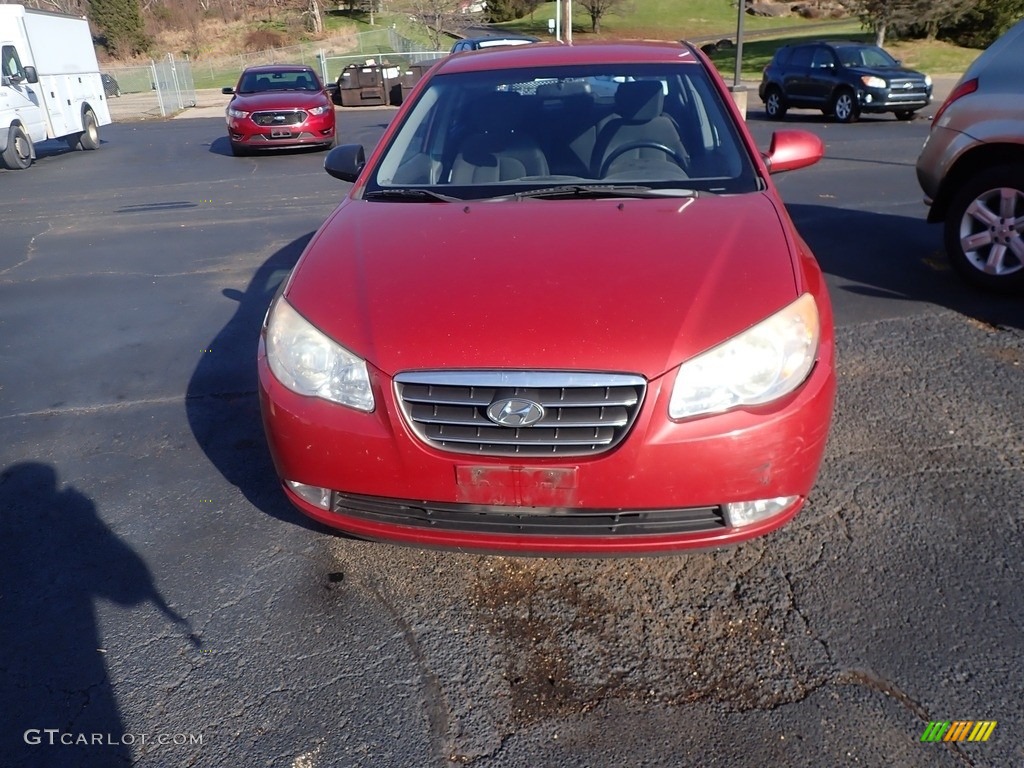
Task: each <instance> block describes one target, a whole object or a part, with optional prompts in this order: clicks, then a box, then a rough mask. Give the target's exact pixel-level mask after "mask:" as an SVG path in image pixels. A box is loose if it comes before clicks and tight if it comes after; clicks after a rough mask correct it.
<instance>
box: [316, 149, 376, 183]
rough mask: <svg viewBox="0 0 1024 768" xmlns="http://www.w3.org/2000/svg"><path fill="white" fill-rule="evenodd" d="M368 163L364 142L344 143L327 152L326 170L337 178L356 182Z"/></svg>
mask: <svg viewBox="0 0 1024 768" xmlns="http://www.w3.org/2000/svg"><path fill="white" fill-rule="evenodd" d="M365 165H366V152H364V151H363V145H362V144H342V145H341V146H340V147H335V148H334V149H332V150H331V151H330V152H328V153H327V157H326V158H325V159H324V170H325V171H327V173H328V174H329V175H331V176H333V177H334V178H336V179H341V180H342V181H351V182H354V181H355V180H356V179H357V178H358V177H359V174H360V172H361V171H362V170H363V167H364V166H365Z"/></svg>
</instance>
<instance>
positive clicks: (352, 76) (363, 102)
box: [338, 62, 388, 107]
mask: <svg viewBox="0 0 1024 768" xmlns="http://www.w3.org/2000/svg"><path fill="white" fill-rule="evenodd" d="M338 98H339V102H340V104H341V106H343V107H365V106H376V105H381V104H387V103H388V100H387V92H386V91H385V90H384V73H383V71H382V69H381V67H380V65H378V64H374V63H371V62H367V63H366V64H349V65H348V66H347V67H345V68H344V69H343V70H342V71H341V74H340V75H339V76H338Z"/></svg>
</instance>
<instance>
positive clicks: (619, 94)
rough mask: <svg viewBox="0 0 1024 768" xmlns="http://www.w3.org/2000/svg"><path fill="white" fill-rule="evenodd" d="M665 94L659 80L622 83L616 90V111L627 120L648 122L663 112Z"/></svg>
mask: <svg viewBox="0 0 1024 768" xmlns="http://www.w3.org/2000/svg"><path fill="white" fill-rule="evenodd" d="M664 104H665V95H664V94H663V93H662V91H661V83H660V82H658V81H657V80H635V81H627V82H625V83H620V84H619V87H618V89H617V90H616V91H615V111H616V112H617V113H618V114H619V115H621V116H622V117H623V118H625V119H626V120H632V121H634V122H638V123H646V122H648V121H649V120H653V119H654V118H656V117H657V116H658V115H660V114H661V108H662V107H663V106H664Z"/></svg>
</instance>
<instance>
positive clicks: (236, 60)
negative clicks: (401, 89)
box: [103, 27, 448, 120]
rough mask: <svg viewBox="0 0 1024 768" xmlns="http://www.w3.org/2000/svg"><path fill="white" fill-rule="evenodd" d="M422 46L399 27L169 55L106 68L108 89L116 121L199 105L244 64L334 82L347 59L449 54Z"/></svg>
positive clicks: (389, 61) (397, 61)
mask: <svg viewBox="0 0 1024 768" xmlns="http://www.w3.org/2000/svg"><path fill="white" fill-rule="evenodd" d="M422 47H423V44H422V43H419V42H416V41H414V40H410V39H409V38H406V37H403V36H402V35H400V34H398V32H397V31H396V30H395V29H393V28H391V27H382V28H381V29H376V30H371V31H369V32H360V33H358V34H356V33H350V34H347V35H339V36H336V37H333V38H329V39H326V40H318V41H315V42H312V43H306V44H304V45H293V46H288V47H285V48H272V49H268V50H264V51H257V52H254V53H240V54H235V55H232V56H222V57H217V58H209V59H206V58H204V59H201V60H193V59H190V58H189V57H188V56H182V57H175V56H174V55H173V54H167V55H166V56H165V57H163V58H162V59H159V60H154V61H151V62H150V63H149V64H140V65H132V66H109V67H106V68H104V70H103V75H104V78H103V79H104V88H105V89H106V92H107V103H108V105H109V107H110V115H111V117H112V118H113V119H114V120H138V119H140V118H141V119H145V118H159V117H167V116H168V115H173V114H175V113H177V112H181V111H182V110H186V109H189V108H190V107H195V106H197V103H198V102H197V96H196V90H197V88H198V89H202V92H203V93H204V94H206V95H204V98H207V99H208V98H209V93H212V92H213V89H216V91H218V92H219V91H220V89H221V88H222V87H224V86H233V85H234V84H235V83H236V82H237V80H238V75H239V73H241V71H242V70H243V69H245V68H246V67H251V66H256V65H259V64H305V65H307V66H310V67H313V69H315V70H316V71H317V72H319V73H320V76H321V78H322V79H323V81H324V83H334V82H337V80H338V78H339V76H340V75H341V72H342V70H343V69H344V68H345V67H346V66H348V65H349V64H366V63H367V62H372V63H374V64H378V65H380V66H382V67H396V68H404V67H407V66H409V65H411V64H429V63H431V62H433V61H436V60H437V59H440V58H443V57H445V56H447V55H448V52H447V51H424V50H422Z"/></svg>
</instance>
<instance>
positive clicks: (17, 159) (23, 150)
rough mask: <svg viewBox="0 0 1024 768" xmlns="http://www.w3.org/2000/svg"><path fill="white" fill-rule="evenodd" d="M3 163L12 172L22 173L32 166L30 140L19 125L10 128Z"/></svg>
mask: <svg viewBox="0 0 1024 768" xmlns="http://www.w3.org/2000/svg"><path fill="white" fill-rule="evenodd" d="M3 161H4V165H6V166H7V167H8V168H10V169H11V170H12V171H23V170H25V169H26V168H28V167H29V166H30V165H32V139H31V137H30V136H29V135H28V134H27V133H25V129H24V128H22V127H21V126H20V125H12V126H11V131H10V133H9V134H8V136H7V149H5V150H4V153H3Z"/></svg>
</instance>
